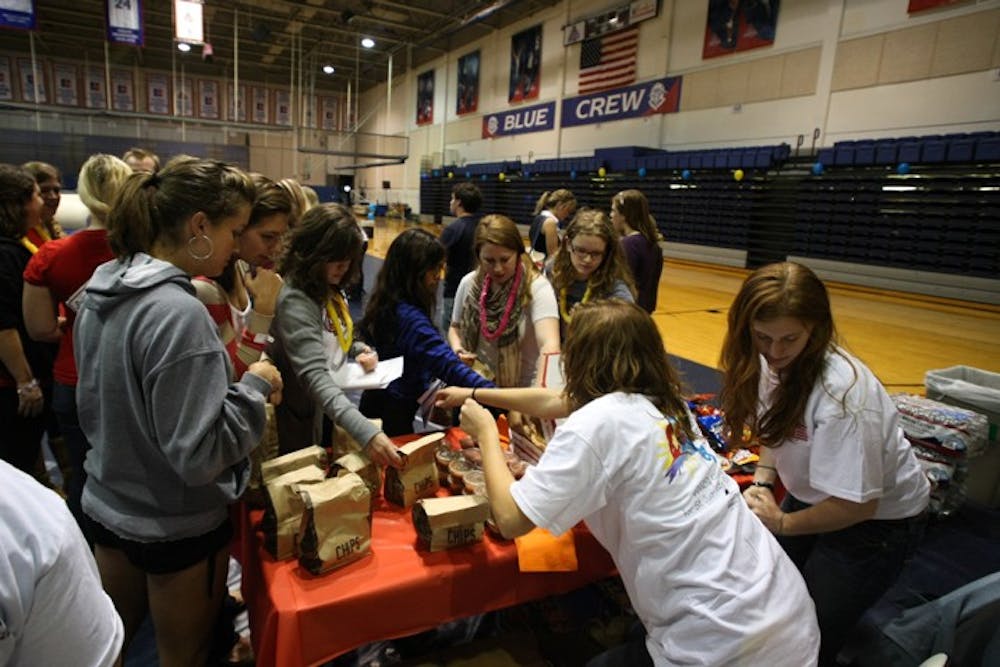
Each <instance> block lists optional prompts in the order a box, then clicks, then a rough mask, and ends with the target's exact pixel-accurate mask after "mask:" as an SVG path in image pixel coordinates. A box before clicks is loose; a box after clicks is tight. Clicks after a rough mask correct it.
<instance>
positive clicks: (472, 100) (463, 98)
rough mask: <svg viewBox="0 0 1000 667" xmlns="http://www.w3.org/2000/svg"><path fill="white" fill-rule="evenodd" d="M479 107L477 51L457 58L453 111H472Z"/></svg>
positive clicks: (464, 112) (462, 112)
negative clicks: (456, 87)
mask: <svg viewBox="0 0 1000 667" xmlns="http://www.w3.org/2000/svg"><path fill="white" fill-rule="evenodd" d="M478 108H479V51H473V52H472V53H470V54H468V55H464V56H462V57H461V58H459V59H458V95H457V99H456V102H455V113H456V114H458V115H459V116H461V115H462V114H467V113H472V112H473V111H475V110H477V109H478Z"/></svg>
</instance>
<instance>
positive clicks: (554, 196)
mask: <svg viewBox="0 0 1000 667" xmlns="http://www.w3.org/2000/svg"><path fill="white" fill-rule="evenodd" d="M559 204H572V205H573V206H574V207H575V206H576V195H574V194H573V193H572V192H570V191H569V190H567V189H566V188H559V189H558V190H552V191H551V192H543V193H542V196H541V197H539V198H538V201H536V202H535V215H538V214H539V213H541V212H542V211H544V210H545V209H548V210H550V211H551V210H552V209H554V208H555V207H556V206H559Z"/></svg>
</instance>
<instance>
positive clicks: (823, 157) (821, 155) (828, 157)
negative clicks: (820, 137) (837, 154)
mask: <svg viewBox="0 0 1000 667" xmlns="http://www.w3.org/2000/svg"><path fill="white" fill-rule="evenodd" d="M833 155H834V153H833V149H832V148H821V149H819V152H818V153H816V161H817V162H822V163H823V164H825V165H827V166H831V165H832V164H833Z"/></svg>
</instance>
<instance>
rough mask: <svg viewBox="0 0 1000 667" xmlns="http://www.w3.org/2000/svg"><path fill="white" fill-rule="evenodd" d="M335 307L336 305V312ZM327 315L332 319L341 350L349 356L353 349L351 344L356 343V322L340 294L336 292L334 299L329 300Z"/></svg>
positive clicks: (331, 323) (331, 322)
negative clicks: (348, 353)
mask: <svg viewBox="0 0 1000 667" xmlns="http://www.w3.org/2000/svg"><path fill="white" fill-rule="evenodd" d="M334 305H336V310H335V309H334ZM336 311H340V312H339V313H337V312H336ZM326 314H327V316H328V317H329V318H330V325H331V326H332V327H333V332H334V333H335V334H337V342H338V343H340V349H341V350H343V351H344V354H347V352H348V351H349V350H350V349H351V344H352V343H354V320H352V319H351V312H350V311H349V310H348V309H347V304H346V303H344V297H343V295H342V294H341V293H340V292H334V293H333V297H331V298H330V299H329V300H327V302H326Z"/></svg>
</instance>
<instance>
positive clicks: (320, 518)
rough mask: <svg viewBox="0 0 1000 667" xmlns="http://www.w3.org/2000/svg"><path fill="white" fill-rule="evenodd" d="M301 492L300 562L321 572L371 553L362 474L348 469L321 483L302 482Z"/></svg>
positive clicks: (369, 529)
mask: <svg viewBox="0 0 1000 667" xmlns="http://www.w3.org/2000/svg"><path fill="white" fill-rule="evenodd" d="M299 493H300V495H301V496H302V505H303V510H302V521H301V527H300V529H299V534H298V550H299V565H301V566H302V567H303V568H305V569H306V570H308V571H309V572H311V573H313V574H322V573H324V572H329V571H330V570H332V569H334V568H338V567H342V566H344V565H347V564H348V563H353V562H354V561H356V560H358V559H360V558H362V557H364V556H366V555H367V554H369V553H371V547H372V525H371V519H372V515H371V510H370V500H369V493H368V486H367V485H366V484H365V482H364V480H363V479H361V477H360V476H358V475H356V474H354V473H350V472H349V473H345V474H343V475H341V476H340V477H332V478H330V479H327V480H326V481H324V482H322V483H320V484H309V485H300V486H299Z"/></svg>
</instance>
